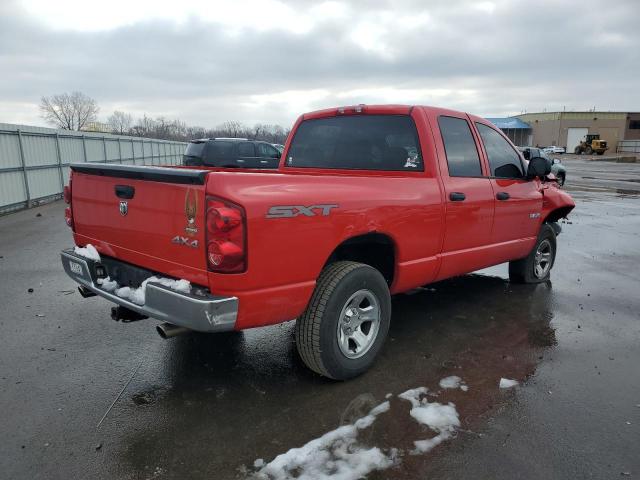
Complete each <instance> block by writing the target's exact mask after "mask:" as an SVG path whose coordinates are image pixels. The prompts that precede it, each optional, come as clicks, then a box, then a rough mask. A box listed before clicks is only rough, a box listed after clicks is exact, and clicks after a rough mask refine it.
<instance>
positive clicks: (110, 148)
mask: <svg viewBox="0 0 640 480" xmlns="http://www.w3.org/2000/svg"><path fill="white" fill-rule="evenodd" d="M105 147H106V149H107V161H108V162H119V161H120V149H119V148H118V141H117V140H111V139H109V140H105Z"/></svg>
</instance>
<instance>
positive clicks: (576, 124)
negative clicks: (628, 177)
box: [498, 112, 640, 153]
mask: <svg viewBox="0 0 640 480" xmlns="http://www.w3.org/2000/svg"><path fill="white" fill-rule="evenodd" d="M513 118H517V119H519V120H521V121H523V122H525V123H526V124H528V125H529V127H530V128H531V133H532V139H531V143H530V145H540V146H547V145H558V146H561V147H565V148H566V149H567V152H569V153H571V152H573V149H574V148H575V147H576V145H578V144H579V143H580V141H581V140H583V139H584V137H585V136H586V135H587V134H599V135H600V138H601V139H602V140H606V141H607V144H608V146H609V150H608V151H609V153H613V152H616V151H617V149H618V142H620V141H621V140H640V112H544V113H525V114H522V115H516V116H515V117H513ZM498 126H499V125H498ZM500 128H502V127H500Z"/></svg>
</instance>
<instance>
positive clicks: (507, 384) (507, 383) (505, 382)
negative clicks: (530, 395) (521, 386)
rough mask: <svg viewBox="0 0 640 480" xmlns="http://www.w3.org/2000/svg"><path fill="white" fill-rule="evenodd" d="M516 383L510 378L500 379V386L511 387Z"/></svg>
mask: <svg viewBox="0 0 640 480" xmlns="http://www.w3.org/2000/svg"><path fill="white" fill-rule="evenodd" d="M516 385H518V381H517V380H510V379H508V378H501V379H500V388H511V387H515V386H516Z"/></svg>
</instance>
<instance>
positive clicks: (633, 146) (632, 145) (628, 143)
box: [618, 140, 640, 153]
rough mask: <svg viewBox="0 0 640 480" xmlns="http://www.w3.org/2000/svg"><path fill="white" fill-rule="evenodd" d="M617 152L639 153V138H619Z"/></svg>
mask: <svg viewBox="0 0 640 480" xmlns="http://www.w3.org/2000/svg"><path fill="white" fill-rule="evenodd" d="M618 153H640V140H620V141H619V142H618Z"/></svg>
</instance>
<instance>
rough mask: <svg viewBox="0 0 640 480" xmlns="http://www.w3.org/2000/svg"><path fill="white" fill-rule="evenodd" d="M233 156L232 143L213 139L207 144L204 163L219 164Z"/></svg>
mask: <svg viewBox="0 0 640 480" xmlns="http://www.w3.org/2000/svg"><path fill="white" fill-rule="evenodd" d="M232 157H233V143H232V142H221V141H218V140H216V141H214V142H209V145H208V146H207V155H206V160H205V165H209V166H212V167H217V166H220V163H221V162H223V161H225V160H228V159H230V158H232Z"/></svg>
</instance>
